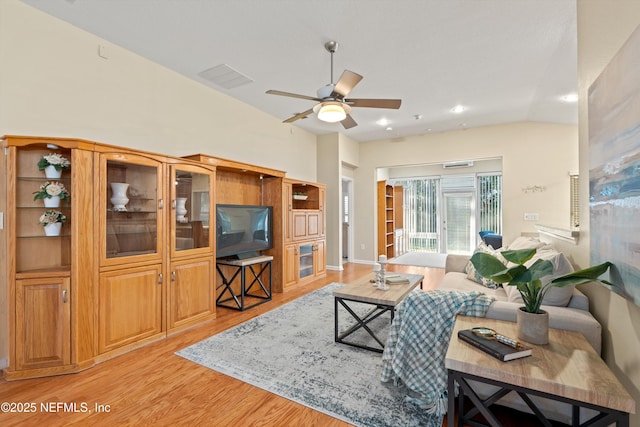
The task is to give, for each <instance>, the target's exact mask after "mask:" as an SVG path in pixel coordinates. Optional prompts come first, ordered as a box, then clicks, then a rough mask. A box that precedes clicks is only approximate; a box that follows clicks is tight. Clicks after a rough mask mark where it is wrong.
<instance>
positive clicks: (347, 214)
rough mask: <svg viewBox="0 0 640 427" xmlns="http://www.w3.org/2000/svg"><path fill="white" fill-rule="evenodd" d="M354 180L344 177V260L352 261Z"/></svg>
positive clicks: (342, 211)
mask: <svg viewBox="0 0 640 427" xmlns="http://www.w3.org/2000/svg"><path fill="white" fill-rule="evenodd" d="M352 195H353V180H352V179H351V178H346V177H345V178H342V200H341V204H342V206H341V213H342V215H341V219H342V233H341V235H342V262H343V263H345V262H350V261H351V258H352V254H353V197H352Z"/></svg>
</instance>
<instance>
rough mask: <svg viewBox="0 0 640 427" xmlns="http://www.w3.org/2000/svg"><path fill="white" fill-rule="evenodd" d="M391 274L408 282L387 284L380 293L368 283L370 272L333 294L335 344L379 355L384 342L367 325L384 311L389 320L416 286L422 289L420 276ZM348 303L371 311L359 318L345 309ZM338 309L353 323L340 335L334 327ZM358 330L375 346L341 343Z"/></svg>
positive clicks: (353, 312)
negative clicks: (342, 309)
mask: <svg viewBox="0 0 640 427" xmlns="http://www.w3.org/2000/svg"><path fill="white" fill-rule="evenodd" d="M393 275H394V276H395V275H398V276H403V277H406V278H407V279H409V284H404V285H387V286H388V287H389V289H388V290H386V291H381V290H379V289H377V288H376V287H375V285H374V284H373V283H371V280H373V279H374V274H373V273H370V274H368V275H366V276H364V277H362V278H360V279H358V280H356V281H355V282H353V283H349V284H346V285H345V286H344V287H342V288H340V289H337V290H335V291H333V296H334V300H335V307H334V317H335V342H339V343H342V344H347V345H351V346H354V347H359V348H364V349H367V350H371V351H377V352H379V353H382V351H383V350H384V342H383V341H382V339H381V338H379V337H378V336H377V335H376V334H375V333H374V332H373V331H372V330H371V328H369V326H368V323H369V322H371V321H372V320H374V319H377V318H378V317H380V316H381V315H383V314H384V313H386V312H389V313H391V320H392V321H393V317H394V315H395V308H396V306H397V305H398V304H399V303H400V302H401V301H402V300H403V299H404V298H405V297H406V296H407V294H409V292H411V291H412V290H413V289H415V287H416V286H418V285H420V288H422V281H423V279H424V276H423V275H419V274H400V273H393ZM349 302H357V303H364V304H369V305H371V306H372V308H371V310H370V311H369V312H367V313H366V314H365V315H364V316H360V315H358V314H357V313H356V312H355V311H354V310H353V308H352V307H350V306H349ZM340 307H343V308H344V309H345V310H346V311H347V312H348V313H349V314H350V315H351V317H353V318H354V319H355V320H356V323H355V324H354V325H353V326H351V327H350V328H348V329H347V330H345V331H342V332H340V329H339V325H338V310H339V308H340ZM359 329H364V330H366V331H367V332H368V333H369V335H371V336H372V337H373V339H374V340H375V341H376V342H377V343H378V345H379V347H371V346H369V345H366V344H362V343H357V342H352V341H346V340H345V338H346V337H348V336H349V335H351V334H352V333H354V332H355V331H357V330H359Z"/></svg>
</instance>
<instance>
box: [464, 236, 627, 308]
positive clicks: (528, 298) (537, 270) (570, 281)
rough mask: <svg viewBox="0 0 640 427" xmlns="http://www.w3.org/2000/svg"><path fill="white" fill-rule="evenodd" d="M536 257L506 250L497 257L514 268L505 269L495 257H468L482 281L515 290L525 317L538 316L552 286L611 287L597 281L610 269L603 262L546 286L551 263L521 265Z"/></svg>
mask: <svg viewBox="0 0 640 427" xmlns="http://www.w3.org/2000/svg"><path fill="white" fill-rule="evenodd" d="M535 253H536V249H518V250H513V251H510V250H505V251H502V252H500V255H502V256H503V257H504V259H506V260H507V261H509V262H512V263H513V264H515V265H514V266H511V267H509V266H505V265H504V264H503V263H502V261H500V260H499V259H498V258H496V257H495V256H493V255H491V254H488V253H483V252H476V253H475V254H474V255H473V256H472V257H471V262H472V263H473V266H474V267H475V268H476V271H477V272H478V273H480V275H481V276H482V277H485V278H487V279H491V280H493V281H494V282H496V283H507V284H508V286H516V287H517V288H518V292H519V293H520V295H521V296H522V300H523V301H524V311H526V312H528V313H540V312H541V310H540V305H542V300H543V299H544V296H545V294H546V293H547V291H549V289H551V287H552V286H558V287H565V286H572V285H581V284H583V283H587V282H601V283H604V284H606V285H609V286H615V285H614V284H613V283H611V282H609V281H607V280H604V279H599V277H600V276H602V275H603V274H604V273H605V272H606V271H607V270H608V269H609V267H611V265H613V264H611V263H610V262H608V261H607V262H604V263H602V264H599V265H595V266H593V267H589V268H585V269H583V270H579V271H574V272H573V273H568V274H565V275H562V276H559V277H555V278H553V279H552V280H550V281H549V282H547V283H546V284H543V283H542V280H541V279H542V278H544V277H546V276H550V275H551V274H553V264H552V263H551V261H548V260H543V259H538V260H536V262H534V263H533V264H532V265H531V266H530V267H526V266H525V265H524V264H525V263H526V262H527V261H529V260H530V259H531V258H533V256H534V255H535Z"/></svg>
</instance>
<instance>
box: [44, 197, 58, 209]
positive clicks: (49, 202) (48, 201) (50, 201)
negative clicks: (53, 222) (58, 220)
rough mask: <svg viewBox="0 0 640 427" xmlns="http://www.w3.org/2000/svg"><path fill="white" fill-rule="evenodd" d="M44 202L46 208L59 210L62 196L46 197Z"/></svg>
mask: <svg viewBox="0 0 640 427" xmlns="http://www.w3.org/2000/svg"><path fill="white" fill-rule="evenodd" d="M42 200H43V201H44V207H45V208H59V207H60V196H51V197H45V198H44V199H42Z"/></svg>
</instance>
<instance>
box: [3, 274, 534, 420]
mask: <svg viewBox="0 0 640 427" xmlns="http://www.w3.org/2000/svg"><path fill="white" fill-rule="evenodd" d="M389 267H390V270H391V271H397V272H406V273H415V274H424V276H425V289H429V288H433V287H434V286H435V285H437V283H438V282H439V281H440V279H441V278H442V276H443V275H444V271H443V270H442V269H434V268H421V267H407V266H400V265H390V266H389ZM370 271H371V266H370V265H361V264H345V269H344V271H342V272H337V271H329V272H328V274H327V277H326V278H325V279H322V280H317V281H315V282H312V283H310V284H307V285H303V286H299V287H297V288H295V289H292V290H289V291H287V292H286V293H284V294H276V293H274V296H273V300H272V301H270V302H268V303H265V304H262V305H260V306H257V307H254V308H251V309H249V310H247V311H245V312H237V311H235V310H229V309H225V308H218V309H217V314H218V315H217V319H215V320H213V321H211V322H209V323H206V324H204V325H200V326H198V327H195V328H192V329H190V330H187V331H184V332H181V333H178V334H176V335H173V336H171V337H169V338H167V339H165V340H163V341H160V342H157V343H153V344H150V345H148V346H146V347H144V348H141V349H138V350H135V351H132V352H130V353H127V354H125V355H122V356H119V357H117V358H114V359H112V360H109V361H106V362H104V363H101V364H99V365H97V366H95V367H93V368H90V369H88V370H86V371H84V372H80V373H77V374H71V375H64V376H58V377H50V378H40V379H31V380H22V381H14V382H4V381H3V382H0V402H9V403H11V404H12V406H13V409H22V410H25V409H27V410H30V409H31V408H33V406H31V404H35V412H34V413H22V414H20V413H6V412H4V411H0V425H1V426H5V427H7V426H18V425H19V426H41V427H44V426H47V427H50V426H66V425H91V426H103V425H105V426H106V425H108V426H115V425H135V426H147V425H158V426H169V425H171V426H182V425H189V426H195V425H205V426H323V427H324V426H329V427H333V426H348V425H349V424H347V423H344V422H342V421H339V420H336V419H334V418H332V417H330V416H328V415H325V414H322V413H320V412H317V411H314V410H312V409H309V408H307V407H305V406H303V405H300V404H297V403H294V402H291V401H289V400H287V399H284V398H282V397H279V396H276V395H274V394H271V393H268V392H266V391H263V390H261V389H259V388H256V387H253V386H250V385H248V384H246V383H243V382H241V381H238V380H235V379H233V378H230V377H227V376H225V375H222V374H220V373H217V372H215V371H213V370H210V369H207V368H204V367H202V366H199V365H197V364H195V363H193V362H190V361H187V360H185V359H183V358H181V357H179V356H176V355H175V354H174V353H175V352H176V351H178V350H180V349H182V348H184V347H187V346H189V345H191V344H194V343H196V342H198V341H201V340H203V339H205V338H207V337H209V336H211V335H214V334H216V333H218V332H221V331H223V330H225V329H228V328H230V327H232V326H234V325H236V324H238V323H241V322H243V321H245V320H247V319H250V318H253V317H255V316H258V315H260V314H262V313H264V312H266V311H269V310H272V309H273V308H275V307H278V306H280V305H282V304H285V303H287V302H289V301H291V300H293V299H296V298H298V297H300V296H302V295H304V294H306V293H309V292H311V291H313V290H316V289H319V288H321V287H323V286H325V285H326V284H328V283H332V282H349V281H353V280H355V279H357V278H358V277H361V276H363V275H365V274H367V273H369V272H370ZM41 404H44V405H48V407H49V412H48V413H47V412H44V411H43V410H42V407H41ZM64 404H67V407H66V408H65V407H64V406H60V405H64ZM73 404H75V405H76V408H75V411H73V409H74V408H73V407H72V406H70V405H73ZM85 404H86V405H87V406H86V407H85V406H83V405H85ZM96 405H101V408H102V412H100V411H97V410H96ZM85 409H88V411H85ZM445 421H446V420H445ZM445 425H446V424H445ZM531 425H535V424H531ZM518 426H519V427H525V424H522V422H519V423H518Z"/></svg>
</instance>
